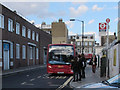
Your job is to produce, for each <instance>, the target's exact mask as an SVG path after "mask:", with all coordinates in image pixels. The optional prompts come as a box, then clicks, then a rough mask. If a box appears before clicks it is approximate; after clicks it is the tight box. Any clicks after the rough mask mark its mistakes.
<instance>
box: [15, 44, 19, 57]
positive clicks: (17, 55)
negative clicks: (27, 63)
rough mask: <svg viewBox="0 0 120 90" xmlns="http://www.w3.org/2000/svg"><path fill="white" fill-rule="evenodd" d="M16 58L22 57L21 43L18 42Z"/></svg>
mask: <svg viewBox="0 0 120 90" xmlns="http://www.w3.org/2000/svg"><path fill="white" fill-rule="evenodd" d="M16 59H20V44H16Z"/></svg>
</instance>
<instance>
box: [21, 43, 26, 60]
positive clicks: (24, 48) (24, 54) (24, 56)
mask: <svg viewBox="0 0 120 90" xmlns="http://www.w3.org/2000/svg"><path fill="white" fill-rule="evenodd" d="M22 59H26V46H25V45H22Z"/></svg>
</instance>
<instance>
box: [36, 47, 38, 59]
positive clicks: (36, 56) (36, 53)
mask: <svg viewBox="0 0 120 90" xmlns="http://www.w3.org/2000/svg"><path fill="white" fill-rule="evenodd" d="M36 59H38V48H36Z"/></svg>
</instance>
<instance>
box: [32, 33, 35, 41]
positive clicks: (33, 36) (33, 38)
mask: <svg viewBox="0 0 120 90" xmlns="http://www.w3.org/2000/svg"><path fill="white" fill-rule="evenodd" d="M32 40H35V32H34V31H32Z"/></svg>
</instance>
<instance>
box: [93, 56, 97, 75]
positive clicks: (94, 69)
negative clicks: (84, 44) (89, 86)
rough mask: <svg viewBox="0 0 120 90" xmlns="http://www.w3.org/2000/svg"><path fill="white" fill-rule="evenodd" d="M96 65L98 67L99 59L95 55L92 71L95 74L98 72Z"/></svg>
mask: <svg viewBox="0 0 120 90" xmlns="http://www.w3.org/2000/svg"><path fill="white" fill-rule="evenodd" d="M96 65H97V57H96V55H95V56H94V57H93V61H92V71H93V73H95V71H96Z"/></svg>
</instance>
